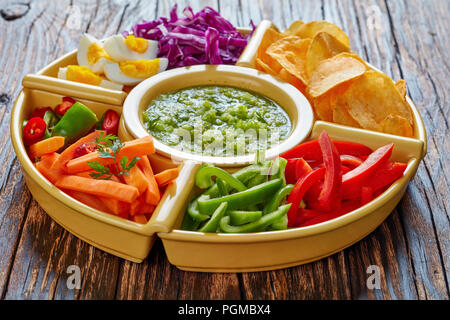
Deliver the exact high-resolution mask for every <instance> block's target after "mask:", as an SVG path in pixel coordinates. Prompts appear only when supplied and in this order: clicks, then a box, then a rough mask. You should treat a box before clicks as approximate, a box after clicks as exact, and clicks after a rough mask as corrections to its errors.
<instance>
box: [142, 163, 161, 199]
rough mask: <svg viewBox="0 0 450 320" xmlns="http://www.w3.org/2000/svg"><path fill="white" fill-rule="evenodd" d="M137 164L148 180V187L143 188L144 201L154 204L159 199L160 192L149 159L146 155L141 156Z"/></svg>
mask: <svg viewBox="0 0 450 320" xmlns="http://www.w3.org/2000/svg"><path fill="white" fill-rule="evenodd" d="M137 164H138V166H139V168H140V169H141V170H142V172H143V173H144V175H145V177H146V178H147V181H148V188H147V190H145V194H144V198H145V202H146V203H148V204H152V205H155V206H156V205H157V204H158V203H159V200H160V199H161V194H160V192H159V188H158V183H156V179H155V176H154V174H153V169H152V166H151V165H150V161H149V159H148V157H147V156H142V157H141V159H140V160H139V161H138V163H137Z"/></svg>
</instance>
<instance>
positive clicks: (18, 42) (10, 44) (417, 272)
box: [0, 0, 450, 299]
mask: <svg viewBox="0 0 450 320" xmlns="http://www.w3.org/2000/svg"><path fill="white" fill-rule="evenodd" d="M20 3H23V1H17V4H13V3H12V1H3V2H2V3H1V4H0V9H1V11H0V13H1V17H0V30H1V33H0V65H1V66H2V72H1V75H0V77H1V81H0V121H1V122H0V163H2V166H1V167H0V186H1V189H0V297H1V298H4V299H448V298H449V283H448V278H449V268H450V260H449V214H448V209H449V199H450V197H449V187H450V186H449V181H450V168H449V149H450V142H449V141H450V139H449V138H450V137H449V134H448V126H449V123H448V122H449V121H448V120H449V119H450V118H449V103H448V102H449V97H448V95H449V91H450V90H449V89H450V86H449V85H448V78H447V77H448V74H449V64H448V61H449V53H448V52H449V51H450V46H449V37H448V30H449V28H450V26H449V23H448V13H449V6H450V3H449V1H446V0H442V1H441V0H431V1H418V0H378V1H377V0H364V1H356V0H339V1H338V0H335V1H331V0H330V1H328V0H322V1H318V0H314V1H313V0H303V1H300V0H272V1H270V0H260V1H253V0H210V1H178V3H179V6H180V7H184V6H185V5H188V4H190V5H191V6H192V7H193V9H194V10H195V11H197V10H199V9H201V8H202V7H203V6H205V5H210V6H212V7H214V8H218V9H219V10H220V12H221V13H222V14H223V15H224V16H225V17H226V18H227V19H229V20H230V21H231V22H232V23H233V24H235V25H238V26H248V25H249V22H250V19H252V20H253V21H254V22H255V23H258V22H259V21H261V20H262V19H271V20H272V21H274V23H275V24H276V25H277V26H278V27H279V28H281V29H283V28H285V27H287V26H288V25H289V24H290V23H291V22H292V21H293V20H297V19H301V20H304V21H311V20H322V19H323V20H328V21H331V22H334V23H336V24H338V25H339V26H341V27H342V28H343V29H344V31H346V32H347V34H348V35H349V37H350V43H351V45H352V48H353V49H354V50H355V51H356V52H357V53H358V54H360V55H361V56H362V57H363V58H364V59H366V60H367V61H369V62H370V63H372V64H373V65H375V66H376V67H378V68H380V69H381V70H384V71H385V72H387V73H388V74H389V75H390V76H392V77H393V78H394V79H395V80H397V79H399V78H404V79H406V80H407V82H408V91H409V95H410V96H411V98H412V99H413V100H414V101H415V103H416V105H417V107H418V108H419V111H420V113H421V114H422V117H423V120H424V122H425V126H426V128H427V133H428V154H427V156H426V158H425V159H424V161H423V162H422V163H421V165H420V167H419V169H418V172H417V175H416V177H415V178H414V180H413V181H412V182H411V183H410V184H409V187H408V190H407V192H406V195H405V197H404V198H403V199H402V201H401V202H400V204H399V206H398V207H397V208H396V209H395V210H394V212H393V213H392V214H391V215H390V217H389V218H388V219H387V220H386V221H385V222H384V223H383V224H382V225H381V226H380V227H379V228H378V229H377V230H376V231H374V232H373V233H372V234H370V235H369V236H367V237H366V238H365V239H363V240H362V241H360V242H359V243H357V244H355V245H353V246H351V247H350V248H348V249H346V250H344V251H342V252H339V253H337V254H335V255H333V256H331V257H329V258H326V259H323V260H320V261H317V262H315V263H310V264H307V265H303V266H299V267H294V268H289V269H285V270H278V271H272V272H259V273H242V274H213V273H193V272H183V271H180V270H178V269H176V268H175V267H173V266H172V265H170V264H169V263H168V261H167V259H166V256H165V253H164V250H163V247H162V245H161V243H160V242H159V241H158V242H157V244H156V246H155V247H154V249H153V250H152V251H151V253H150V255H149V257H148V258H147V259H146V260H145V261H144V262H143V263H141V264H134V263H131V262H128V261H125V260H122V259H119V258H116V257H114V256H112V255H109V254H106V253H104V252H102V251H100V250H98V249H95V248H94V247H92V246H90V245H88V244H87V243H85V242H83V241H81V240H79V239H77V238H76V237H74V236H72V235H71V234H70V233H69V232H67V231H65V230H64V229H63V228H61V227H60V226H58V225H57V224H56V223H55V222H53V221H52V220H51V219H50V218H49V217H48V216H47V215H46V213H45V212H44V211H43V210H42V209H41V208H40V207H39V205H38V204H37V203H36V202H35V201H34V200H33V198H32V197H31V195H30V193H29V191H28V190H27V188H26V186H25V184H24V180H23V177H22V171H21V167H20V164H19V162H18V160H17V158H16V157H15V154H14V151H13V148H12V146H11V141H10V139H9V121H10V113H11V108H12V105H13V102H14V99H15V98H16V97H17V95H18V93H19V91H20V90H21V79H22V77H23V76H24V75H25V74H27V73H30V72H35V71H37V70H39V69H40V68H42V67H44V66H45V65H47V64H48V63H49V62H51V61H52V60H54V59H55V58H57V57H59V56H61V55H62V54H64V53H66V52H68V51H70V50H72V49H74V48H76V47H77V44H78V40H79V37H80V35H81V33H82V32H88V33H90V34H93V35H94V36H96V37H98V38H102V37H105V36H108V35H111V34H114V33H117V32H120V31H122V30H126V29H129V28H130V27H131V26H132V25H133V24H135V23H137V22H140V21H141V20H142V19H147V20H151V19H154V18H156V17H159V16H161V15H164V16H167V15H168V12H169V10H170V8H171V6H172V5H173V3H174V1H155V0H153V1H119V0H116V1H103V0H98V1H77V0H73V1H59V0H58V1H56V0H54V1H50V0H48V1H46V0H44V1H32V2H31V4H30V5H27V4H20ZM70 5H72V7H70ZM70 8H71V10H70ZM69 265H78V266H79V267H80V269H81V272H82V285H81V289H79V290H76V289H75V290H70V289H68V288H67V285H66V281H67V278H68V274H67V272H66V271H67V267H68V266H69ZM370 265H377V266H378V267H379V268H380V275H381V288H380V289H374V290H370V289H368V288H367V286H366V280H367V278H368V276H369V275H370V274H367V268H368V267H369V266H370Z"/></svg>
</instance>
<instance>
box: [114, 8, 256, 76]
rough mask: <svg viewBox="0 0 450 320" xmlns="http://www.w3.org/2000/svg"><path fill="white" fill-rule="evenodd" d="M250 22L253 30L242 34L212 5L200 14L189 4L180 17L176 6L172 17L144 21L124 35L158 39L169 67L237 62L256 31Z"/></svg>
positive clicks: (159, 54)
mask: <svg viewBox="0 0 450 320" xmlns="http://www.w3.org/2000/svg"><path fill="white" fill-rule="evenodd" d="M250 24H251V27H252V32H251V33H250V34H248V35H242V34H241V33H240V32H239V31H237V30H236V28H235V27H234V26H233V25H232V24H231V23H230V22H229V21H227V20H226V19H225V18H223V17H222V16H221V15H220V13H219V12H217V11H216V10H214V9H213V8H211V7H205V8H203V10H201V11H199V12H197V13H194V11H193V10H192V8H191V7H187V8H185V9H184V10H183V16H181V17H180V16H178V14H177V5H174V7H173V8H172V10H170V17H169V18H165V17H161V18H159V19H156V20H154V21H145V20H144V21H143V23H139V24H136V25H135V26H133V27H132V28H131V32H130V33H129V32H128V31H125V32H123V35H124V36H125V37H126V36H128V35H129V34H132V35H134V36H135V37H140V38H145V39H149V40H156V41H158V43H159V52H158V56H159V57H165V58H168V59H169V67H168V69H171V68H176V67H184V66H191V65H196V64H235V63H236V62H237V60H238V59H239V56H240V55H241V53H242V51H243V50H244V48H245V46H246V45H247V42H248V39H249V38H250V36H251V34H252V33H253V31H254V30H255V25H254V24H253V22H252V21H251V22H250Z"/></svg>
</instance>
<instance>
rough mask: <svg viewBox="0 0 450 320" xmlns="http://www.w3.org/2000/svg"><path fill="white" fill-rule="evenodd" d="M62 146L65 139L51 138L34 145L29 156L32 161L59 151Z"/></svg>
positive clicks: (29, 151)
mask: <svg viewBox="0 0 450 320" xmlns="http://www.w3.org/2000/svg"><path fill="white" fill-rule="evenodd" d="M62 146H64V137H50V138H48V139H45V140H42V141H39V142H36V143H35V144H32V145H31V146H30V148H29V149H28V154H29V156H30V158H31V159H35V158H40V157H41V156H43V155H44V154H47V153H52V152H55V151H58V149H59V148H61V147H62Z"/></svg>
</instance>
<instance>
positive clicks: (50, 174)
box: [36, 152, 64, 183]
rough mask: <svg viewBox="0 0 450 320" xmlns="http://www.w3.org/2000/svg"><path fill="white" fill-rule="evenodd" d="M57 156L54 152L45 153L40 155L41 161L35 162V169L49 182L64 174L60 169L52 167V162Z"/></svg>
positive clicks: (53, 181)
mask: <svg viewBox="0 0 450 320" xmlns="http://www.w3.org/2000/svg"><path fill="white" fill-rule="evenodd" d="M59 156H60V155H59V154H58V153H56V152H52V153H47V154H44V155H43V156H42V157H41V161H39V162H37V163H36V169H37V170H38V171H39V172H40V173H41V174H42V175H43V176H44V177H46V178H47V179H48V181H50V182H51V183H55V182H56V180H58V179H59V178H60V177H61V176H62V175H63V174H64V172H63V171H62V170H60V169H52V165H53V163H55V161H57V160H58V158H59Z"/></svg>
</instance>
